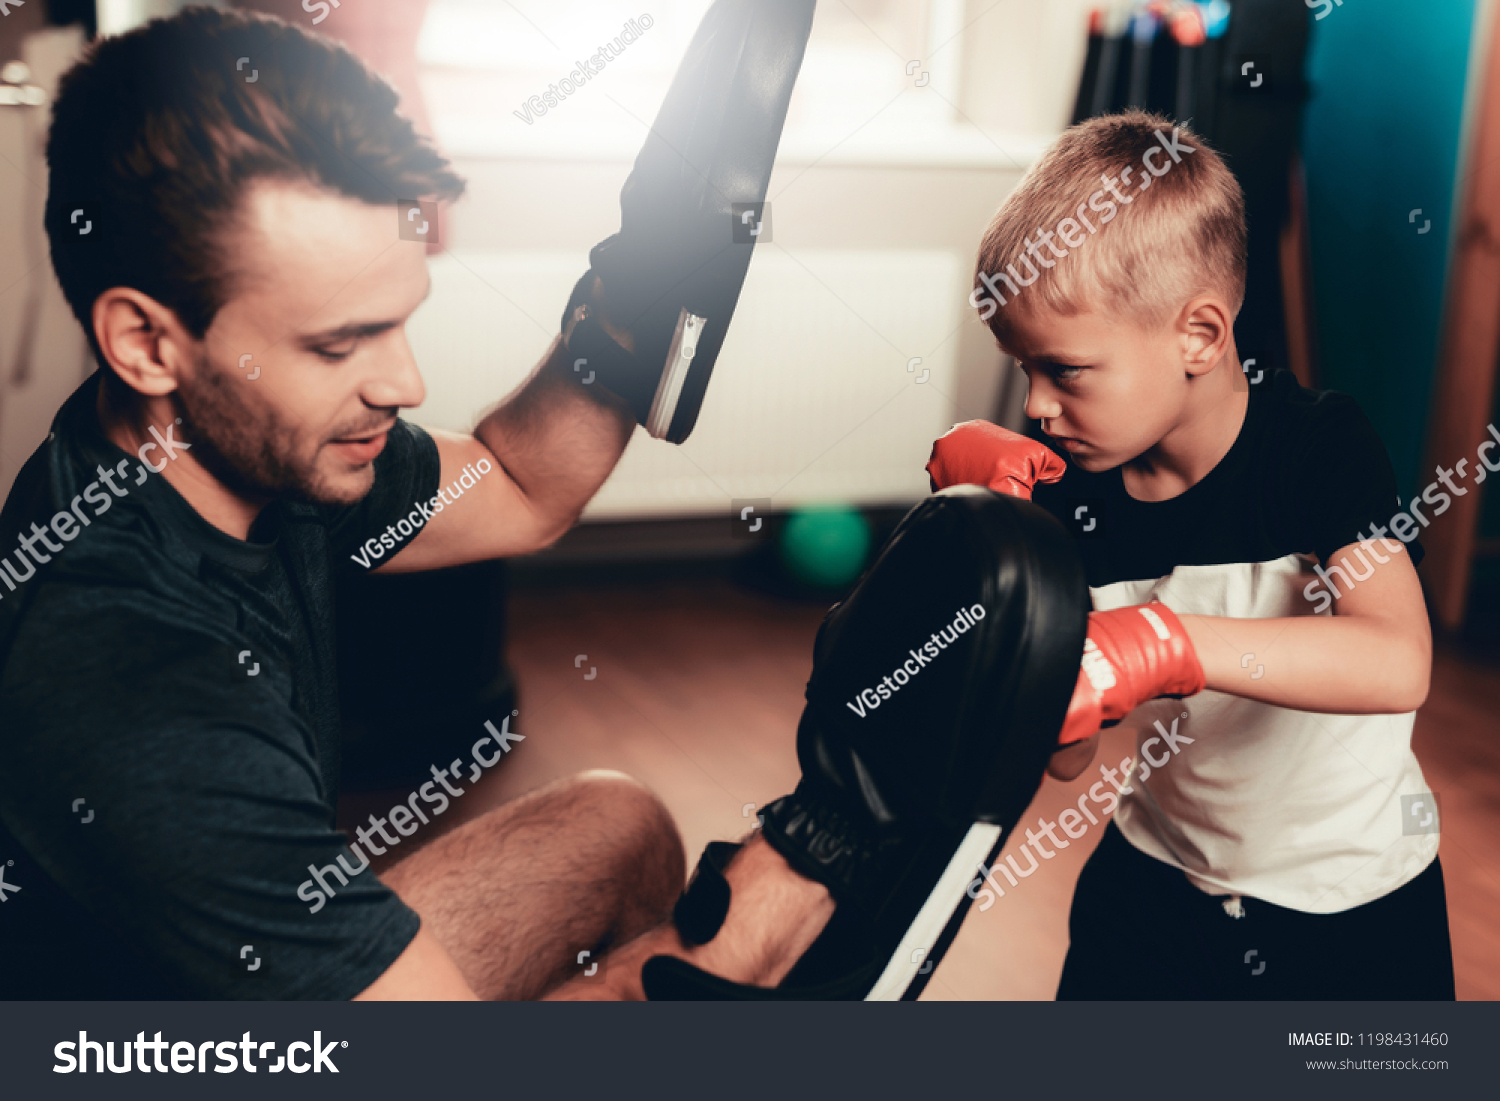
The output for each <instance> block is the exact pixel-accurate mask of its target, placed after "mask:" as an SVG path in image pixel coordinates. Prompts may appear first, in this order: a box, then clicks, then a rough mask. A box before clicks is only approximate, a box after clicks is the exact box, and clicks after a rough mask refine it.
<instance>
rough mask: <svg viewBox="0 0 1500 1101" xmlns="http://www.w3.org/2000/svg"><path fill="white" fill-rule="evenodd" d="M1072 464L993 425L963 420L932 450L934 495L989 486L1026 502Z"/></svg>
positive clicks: (930, 464)
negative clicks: (1036, 489)
mask: <svg viewBox="0 0 1500 1101" xmlns="http://www.w3.org/2000/svg"><path fill="white" fill-rule="evenodd" d="M1067 469H1068V464H1067V463H1066V462H1064V461H1063V460H1062V459H1061V458H1059V457H1058V455H1057V454H1056V452H1054V451H1052V450H1051V449H1049V448H1047V447H1045V446H1043V445H1042V444H1039V443H1037V442H1036V441H1035V440H1028V439H1027V438H1026V437H1025V436H1022V435H1019V434H1017V433H1015V432H1011V431H1009V430H1008V429H1004V428H1001V427H1000V426H999V425H997V424H990V423H989V422H988V421H964V423H963V424H956V425H954V426H953V427H952V428H951V429H949V430H948V433H947V434H946V435H944V436H941V437H939V438H938V440H937V442H936V443H934V444H933V445H932V457H931V458H930V459H929V460H928V461H927V476H928V478H929V479H931V482H932V491H933V492H934V493H936V492H937V491H938V490H940V489H947V488H948V487H949V486H952V485H981V486H989V488H991V489H993V490H994V491H995V492H996V493H1008V494H1010V496H1012V497H1020V498H1021V499H1022V500H1024V501H1029V500H1031V491H1032V489H1033V487H1035V485H1036V484H1037V483H1038V482H1042V483H1044V484H1045V483H1049V482H1055V481H1057V480H1058V479H1059V478H1061V477H1062V476H1063V474H1064V473H1066V472H1067Z"/></svg>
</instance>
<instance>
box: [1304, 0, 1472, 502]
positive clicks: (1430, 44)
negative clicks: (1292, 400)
mask: <svg viewBox="0 0 1500 1101" xmlns="http://www.w3.org/2000/svg"><path fill="white" fill-rule="evenodd" d="M1474 12H1475V0H1421V2H1420V3H1418V2H1415V0H1346V2H1345V3H1344V5H1343V6H1342V7H1337V8H1333V9H1332V10H1331V11H1330V12H1329V14H1328V16H1327V17H1326V18H1324V19H1321V20H1316V21H1314V23H1313V38H1312V43H1311V47H1310V50H1309V53H1308V60H1307V76H1308V79H1309V81H1310V82H1311V84H1312V98H1311V99H1310V101H1309V103H1308V106H1307V110H1306V113H1305V115H1304V119H1303V132H1302V143H1301V144H1302V159H1303V163H1304V164H1305V165H1306V169H1307V187H1308V215H1309V224H1310V225H1309V231H1310V247H1311V251H1312V267H1313V287H1314V308H1315V311H1316V313H1315V316H1316V323H1317V357H1318V369H1319V374H1320V377H1319V385H1320V386H1321V387H1322V388H1324V389H1330V390H1342V391H1344V392H1345V393H1349V394H1353V395H1354V396H1355V397H1356V398H1357V399H1358V400H1359V403H1360V405H1361V407H1362V408H1363V409H1364V411H1365V413H1366V414H1367V415H1368V416H1369V417H1370V419H1371V420H1372V421H1373V422H1374V424H1375V427H1376V428H1377V429H1378V430H1379V431H1380V434H1381V436H1382V437H1383V438H1384V439H1385V443H1386V447H1387V448H1388V449H1389V450H1390V453H1391V461H1392V462H1393V463H1394V465H1395V468H1396V479H1397V484H1398V486H1399V488H1400V491H1401V494H1402V496H1403V498H1405V497H1408V496H1410V495H1411V494H1412V493H1413V492H1415V491H1418V490H1420V488H1421V487H1422V486H1423V485H1425V484H1426V483H1427V482H1428V481H1430V480H1431V472H1430V471H1426V470H1425V469H1424V468H1423V458H1424V451H1423V449H1424V446H1425V437H1426V428H1427V416H1428V410H1429V406H1430V403H1431V395H1432V380H1433V371H1434V368H1435V365H1436V360H1437V349H1438V339H1439V334H1440V330H1441V325H1442V306H1443V290H1444V285H1445V282H1446V276H1447V267H1448V256H1449V241H1450V230H1451V227H1452V224H1453V219H1452V209H1451V207H1452V201H1453V188H1454V179H1455V173H1456V164H1457V159H1458V153H1459V137H1460V128H1461V123H1462V118H1463V102H1464V88H1465V81H1466V78H1467V67H1468V60H1469V40H1470V34H1471V29H1472V24H1473V20H1474ZM1418 207H1420V208H1421V210H1422V213H1421V214H1420V215H1418V216H1417V220H1416V224H1415V225H1413V224H1412V223H1411V222H1409V221H1408V217H1409V214H1410V212H1411V211H1412V210H1413V209H1415V208H1418ZM1427 219H1431V221H1432V229H1431V231H1430V232H1428V233H1426V234H1418V232H1417V231H1418V230H1419V229H1420V228H1421V226H1422V224H1423V222H1424V221H1426V220H1427Z"/></svg>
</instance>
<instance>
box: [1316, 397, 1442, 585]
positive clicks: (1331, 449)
mask: <svg viewBox="0 0 1500 1101" xmlns="http://www.w3.org/2000/svg"><path fill="white" fill-rule="evenodd" d="M1310 412H1311V413H1312V415H1311V416H1309V417H1308V421H1307V424H1306V426H1305V428H1304V432H1305V439H1304V440H1303V442H1302V446H1301V447H1300V448H1297V449H1294V450H1293V452H1292V455H1296V456H1298V459H1297V465H1296V466H1295V467H1294V468H1293V469H1292V470H1291V472H1290V477H1291V478H1292V479H1294V480H1295V482H1296V483H1297V484H1299V485H1300V487H1301V488H1300V492H1299V493H1298V497H1299V498H1300V505H1301V507H1300V509H1299V510H1298V511H1299V528H1300V530H1301V531H1302V533H1303V537H1304V541H1305V543H1306V544H1307V545H1308V546H1310V548H1311V550H1312V551H1313V553H1315V554H1316V555H1317V556H1318V560H1319V562H1321V563H1322V564H1324V565H1327V564H1328V560H1329V559H1330V558H1331V557H1332V556H1333V553H1334V552H1335V551H1337V550H1338V549H1339V548H1341V547H1346V546H1348V545H1349V544H1351V543H1357V542H1359V541H1360V540H1361V539H1371V538H1377V536H1376V535H1375V528H1376V526H1377V525H1378V526H1380V527H1382V528H1384V529H1385V531H1386V535H1385V538H1387V539H1394V538H1396V536H1395V535H1393V534H1392V533H1391V518H1392V517H1393V516H1395V515H1396V514H1397V513H1398V512H1400V511H1401V499H1400V497H1399V495H1398V494H1397V492H1396V474H1395V471H1394V469H1393V468H1392V466H1391V458H1390V454H1389V453H1388V452H1387V451H1386V448H1385V443H1384V441H1382V440H1381V438H1380V434H1379V433H1378V432H1376V431H1375V426H1374V425H1373V424H1371V423H1370V421H1369V418H1368V417H1366V416H1365V414H1364V412H1363V410H1361V409H1360V407H1359V404H1358V403H1357V402H1356V401H1355V400H1354V399H1353V398H1351V397H1349V396H1348V395H1346V394H1339V393H1331V392H1330V393H1325V394H1323V395H1322V396H1321V399H1320V401H1319V403H1318V405H1317V406H1315V407H1314V408H1313V409H1312V410H1310ZM1403 530H1407V529H1403ZM1418 530H1420V529H1419V528H1418ZM1407 534H1409V535H1412V541H1411V542H1409V543H1406V549H1407V552H1408V553H1409V554H1410V555H1411V561H1412V565H1413V566H1416V565H1418V564H1420V563H1421V561H1422V555H1423V553H1424V551H1423V548H1422V544H1421V543H1420V542H1418V541H1417V539H1416V536H1415V534H1413V533H1412V532H1411V531H1410V530H1407Z"/></svg>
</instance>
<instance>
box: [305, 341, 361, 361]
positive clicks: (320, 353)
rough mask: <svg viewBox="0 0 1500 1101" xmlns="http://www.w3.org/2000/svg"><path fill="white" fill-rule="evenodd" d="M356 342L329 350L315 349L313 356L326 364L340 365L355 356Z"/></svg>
mask: <svg viewBox="0 0 1500 1101" xmlns="http://www.w3.org/2000/svg"><path fill="white" fill-rule="evenodd" d="M355 347H356V344H355V342H353V341H351V342H350V343H348V344H336V345H333V346H331V347H327V348H314V349H313V350H312V351H313V354H314V355H316V356H317V357H318V358H319V359H321V360H323V361H324V362H326V363H340V362H342V361H343V360H346V359H348V358H349V357H350V356H351V355H353V354H354V349H355Z"/></svg>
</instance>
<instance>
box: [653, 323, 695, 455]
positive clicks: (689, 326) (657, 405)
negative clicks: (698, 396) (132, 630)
mask: <svg viewBox="0 0 1500 1101" xmlns="http://www.w3.org/2000/svg"><path fill="white" fill-rule="evenodd" d="M707 324H708V319H707V318H704V317H699V316H698V315H697V314H695V313H689V312H688V310H687V309H686V308H684V309H683V311H682V312H681V313H680V314H678V315H677V328H676V330H675V331H674V332H673V333H672V346H671V347H670V348H668V349H667V363H666V366H665V368H664V369H663V370H662V373H661V381H660V382H659V383H658V384H657V387H656V397H655V398H654V399H653V400H652V402H651V412H650V413H649V414H647V416H646V431H647V432H649V433H651V435H652V436H653V437H654V438H656V439H658V440H661V439H665V438H666V435H667V431H668V430H669V429H670V428H671V427H672V418H673V417H674V416H676V415H677V403H678V401H679V400H680V399H681V397H682V385H683V383H685V382H686V381H687V376H688V371H689V370H691V369H692V366H693V357H694V356H695V355H697V354H698V339H699V338H700V337H701V336H702V335H703V327H704V326H705V325H707Z"/></svg>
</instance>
